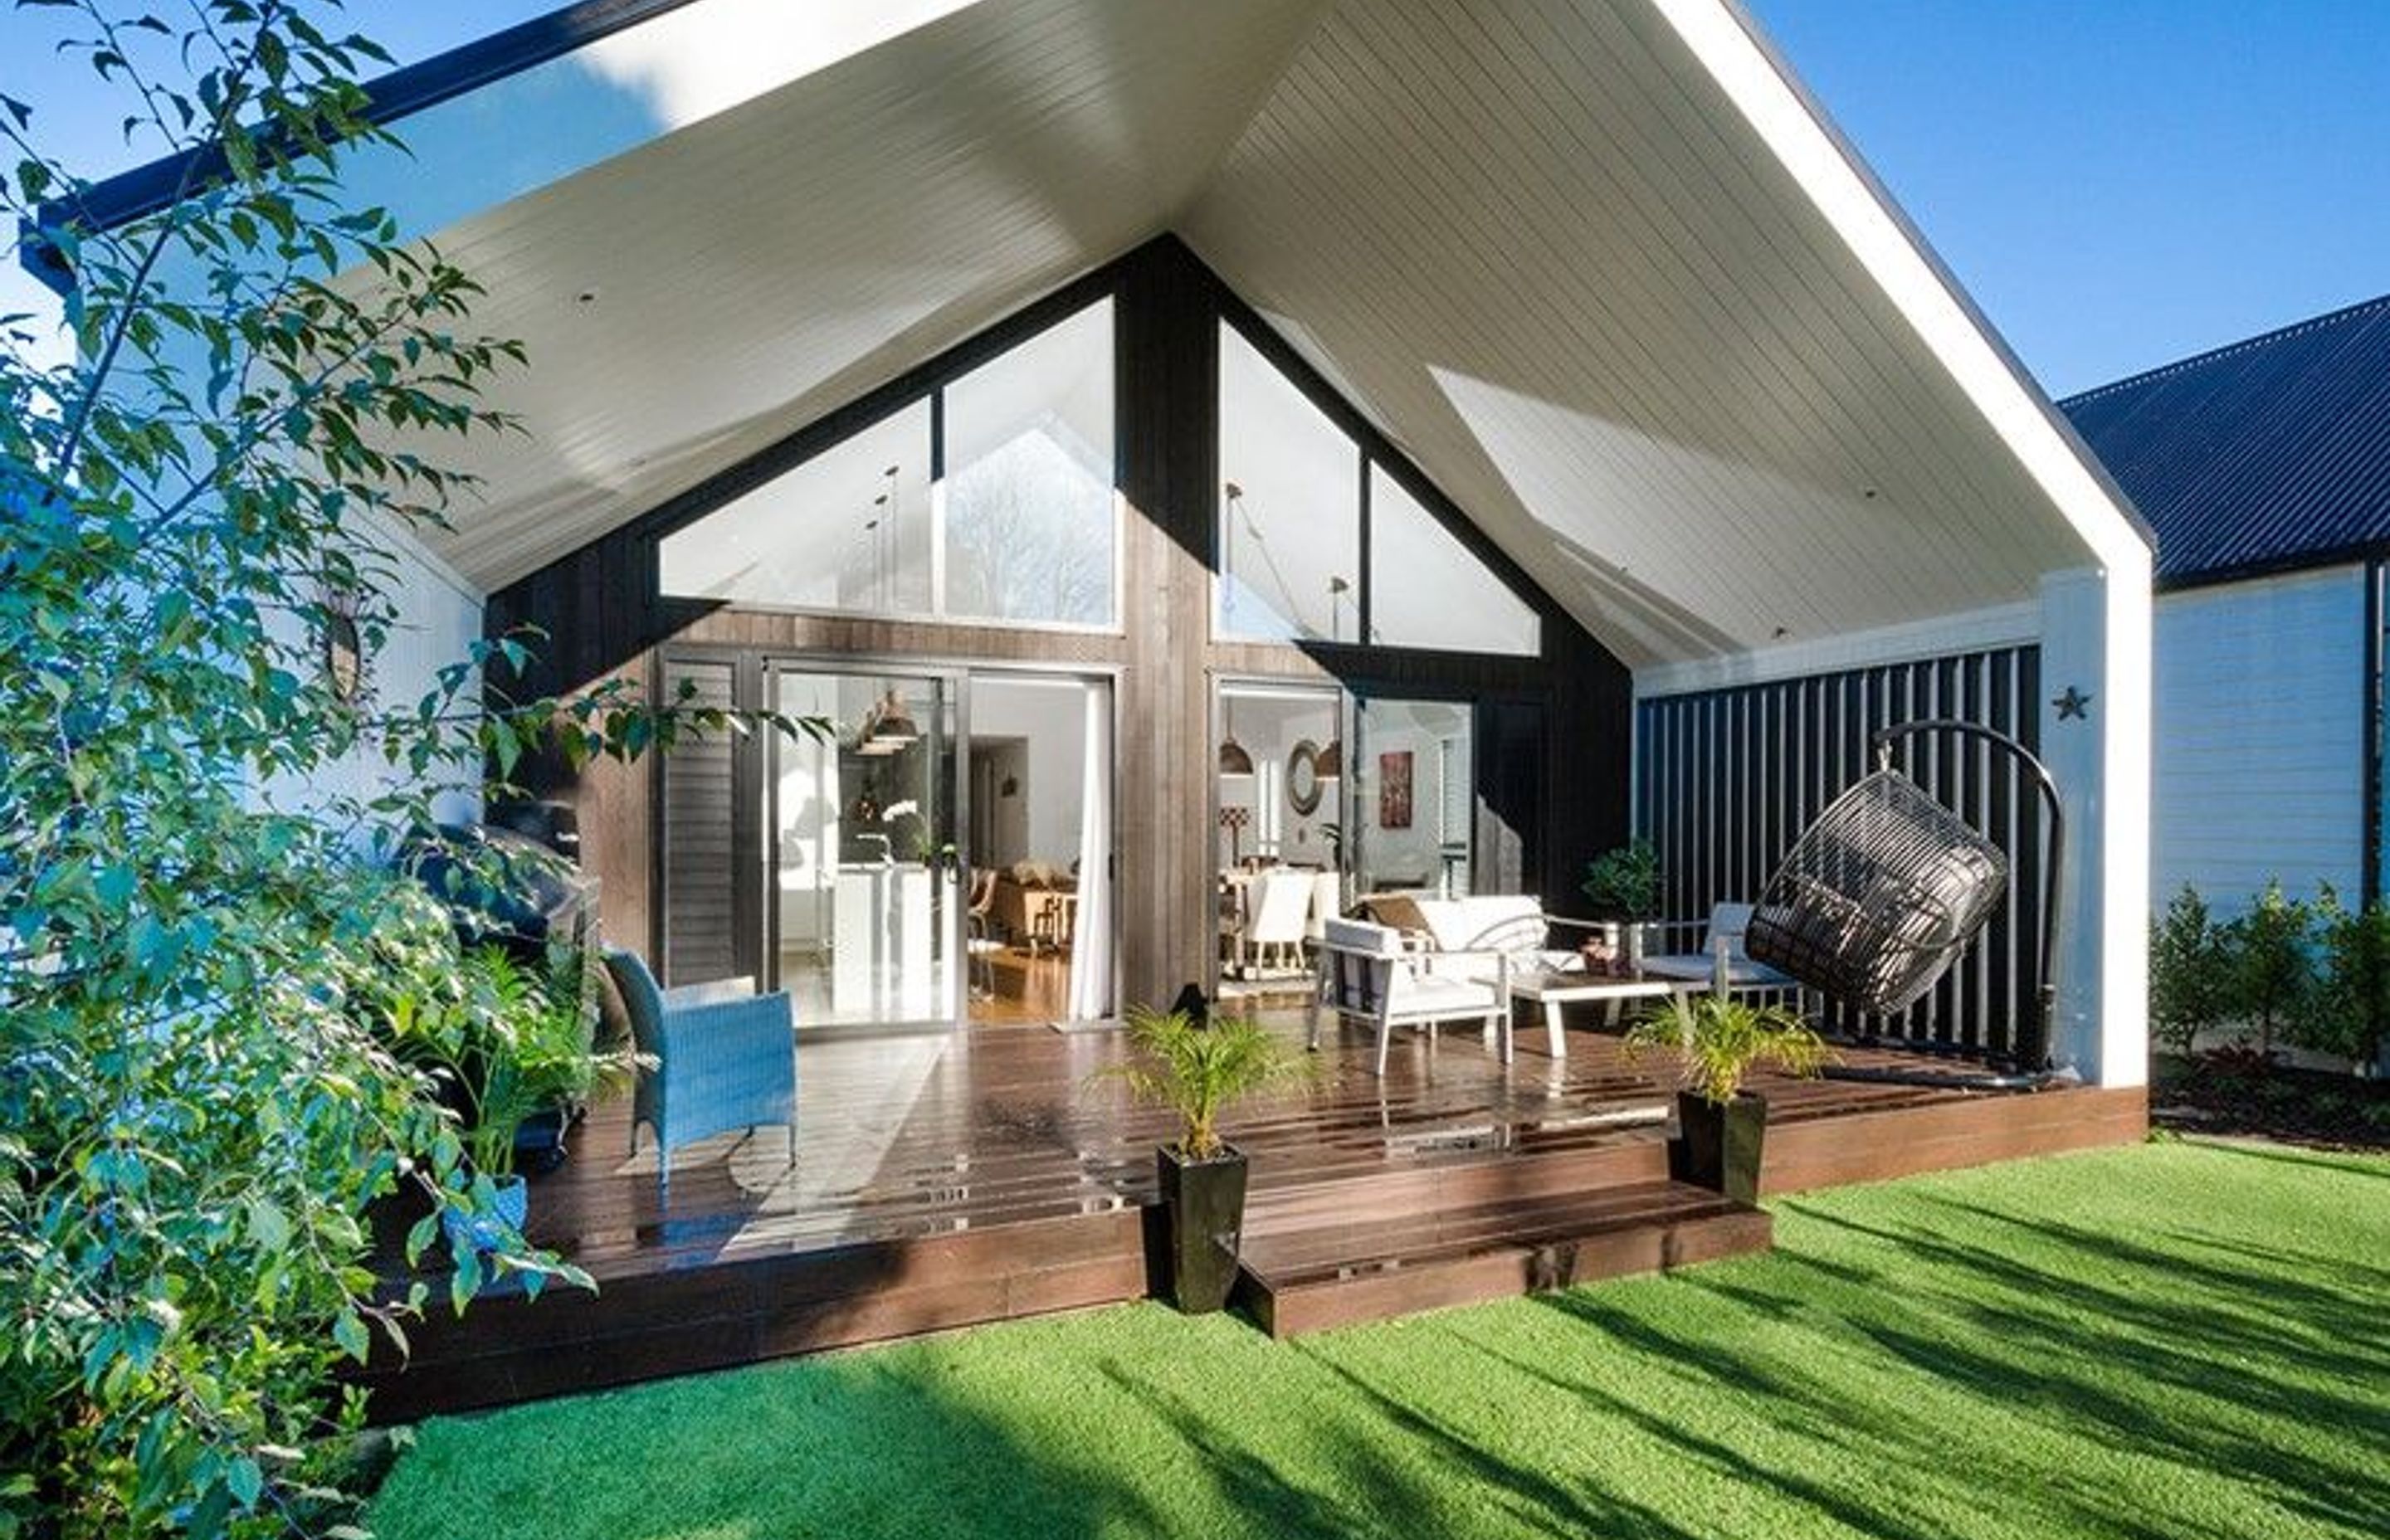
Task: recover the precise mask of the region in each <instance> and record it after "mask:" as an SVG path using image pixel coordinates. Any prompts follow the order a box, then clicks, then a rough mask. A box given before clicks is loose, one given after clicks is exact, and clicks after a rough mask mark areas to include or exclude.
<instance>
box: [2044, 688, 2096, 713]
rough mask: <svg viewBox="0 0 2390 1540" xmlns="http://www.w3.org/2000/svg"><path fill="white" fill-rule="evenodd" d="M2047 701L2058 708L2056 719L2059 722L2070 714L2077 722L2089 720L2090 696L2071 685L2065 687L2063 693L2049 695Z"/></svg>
mask: <svg viewBox="0 0 2390 1540" xmlns="http://www.w3.org/2000/svg"><path fill="white" fill-rule="evenodd" d="M2049 703H2050V704H2051V705H2053V706H2055V707H2057V708H2058V720H2059V721H2061V722H2063V721H2065V720H2066V719H2067V718H2068V717H2070V716H2071V717H2073V718H2075V720H2076V721H2078V722H2088V721H2089V720H2090V717H2091V698H2090V697H2089V696H2088V695H2086V694H2084V693H2083V692H2082V691H2081V690H2078V689H2076V688H2075V687H2074V686H2072V685H2069V686H2067V687H2066V693H2065V694H2064V695H2054V696H2052V697H2050V699H2049Z"/></svg>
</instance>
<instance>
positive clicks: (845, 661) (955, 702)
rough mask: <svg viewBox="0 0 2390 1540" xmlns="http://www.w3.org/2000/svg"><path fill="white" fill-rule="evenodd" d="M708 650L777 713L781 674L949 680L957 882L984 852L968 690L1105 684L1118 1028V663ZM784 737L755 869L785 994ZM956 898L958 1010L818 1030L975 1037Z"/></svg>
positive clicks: (773, 966)
mask: <svg viewBox="0 0 2390 1540" xmlns="http://www.w3.org/2000/svg"><path fill="white" fill-rule="evenodd" d="M710 650H712V651H713V652H714V653H715V654H716V655H718V656H729V655H732V654H736V653H744V654H746V655H748V656H750V657H752V659H753V666H754V667H755V668H756V670H757V672H758V674H759V676H760V679H761V683H760V685H759V686H758V689H759V692H760V693H761V695H762V697H763V699H766V700H772V701H774V703H775V706H776V707H777V700H776V699H775V697H776V695H777V685H776V684H775V683H774V681H775V680H776V679H777V676H778V675H779V674H834V675H841V676H846V677H859V678H891V677H893V678H903V679H936V680H939V681H941V682H942V684H943V685H944V688H945V689H946V691H947V694H948V699H949V701H950V702H951V710H952V712H953V716H954V768H955V773H954V776H953V787H954V791H953V798H952V805H951V807H950V809H949V811H948V820H949V822H948V828H949V830H950V832H951V833H952V835H953V839H952V841H951V843H952V845H953V847H954V856H953V860H952V861H951V863H950V864H949V866H948V870H949V872H950V873H951V874H955V875H956V876H957V878H959V874H961V873H964V872H968V871H969V870H970V868H971V866H972V863H973V861H974V859H975V858H976V855H977V853H976V852H974V851H973V850H972V849H971V846H970V818H971V799H970V775H969V773H968V764H969V754H970V742H971V689H970V687H971V683H972V681H973V679H974V678H975V677H979V676H985V677H989V678H1004V677H1006V676H1012V677H1029V678H1047V679H1076V680H1080V681H1082V682H1084V683H1086V684H1089V685H1099V686H1101V687H1102V688H1103V690H1104V694H1105V698H1106V710H1107V713H1108V714H1109V716H1110V718H1111V741H1112V754H1111V777H1112V784H1111V828H1109V829H1108V830H1107V831H1106V842H1107V844H1108V845H1109V847H1110V848H1109V850H1108V852H1107V854H1106V861H1105V866H1106V870H1105V872H1104V880H1105V881H1106V882H1107V883H1109V884H1110V885H1111V905H1109V907H1110V910H1111V926H1110V927H1109V931H1110V933H1109V934H1107V935H1106V936H1104V937H1103V938H1102V944H1104V945H1106V946H1108V947H1109V948H1110V949H1111V981H1112V990H1111V993H1112V1012H1111V1017H1109V1018H1107V1019H1106V1021H1105V1023H1103V1024H1107V1025H1117V1024H1118V1021H1119V1018H1120V1011H1121V990H1122V973H1121V964H1122V962H1123V960H1124V941H1123V937H1124V932H1125V926H1126V916H1125V914H1124V905H1123V904H1122V903H1121V820H1122V817H1123V804H1122V798H1121V776H1120V745H1121V734H1122V730H1123V722H1122V719H1121V695H1122V690H1121V666H1120V665H1118V664H1103V663H1084V662H1060V661H1041V660H1037V659H1026V658H1023V659H1014V658H1003V659H995V658H990V659H968V658H963V659H958V658H956V657H953V656H952V655H950V654H936V655H931V656H919V657H916V656H910V655H907V654H905V653H886V652H811V651H807V650H805V649H803V648H753V649H749V648H713V649H710ZM778 736H779V735H777V734H773V735H772V738H773V745H772V747H771V748H770V749H769V750H767V751H765V756H764V757H765V765H764V769H763V773H762V774H763V779H764V783H765V784H764V786H763V788H762V801H761V804H760V805H761V809H762V814H761V816H762V821H763V837H762V838H761V839H759V841H758V844H759V845H760V846H761V849H760V851H759V852H758V853H757V856H756V859H755V862H754V863H753V865H754V868H755V879H756V880H759V881H761V882H762V883H763V884H764V900H763V904H762V909H763V915H762V919H761V928H762V930H764V932H765V933H764V935H763V937H762V938H761V942H762V943H763V944H762V946H761V952H762V967H761V968H760V969H759V970H758V973H759V977H763V978H765V979H766V980H767V981H768V982H765V985H764V987H765V988H767V989H776V988H778V987H779V972H780V961H779V948H778V945H777V939H778V936H779V926H780V896H779V886H780V884H779V874H778V872H777V870H776V869H774V861H775V857H776V849H775V845H776V841H777V832H776V831H777V828H778V818H779V806H778V799H779V776H778V775H777V760H778V756H779V752H780V750H779V747H778V742H777V739H778ZM659 848H661V847H659ZM953 897H954V902H953V903H952V904H951V905H949V908H950V911H951V913H950V915H949V918H948V920H947V924H948V926H949V935H948V940H949V941H950V942H951V943H953V945H954V946H955V947H956V948H957V951H956V952H955V953H954V954H953V955H954V956H955V958H956V964H957V966H956V968H955V970H954V975H953V990H952V994H953V1001H952V1007H953V1008H952V1012H951V1015H950V1016H949V1017H945V1018H939V1019H934V1020H922V1021H910V1022H893V1023H873V1024H864V1023H849V1024H841V1025H837V1026H832V1027H829V1028H827V1029H816V1030H817V1031H824V1030H826V1031H829V1032H831V1033H839V1034H841V1035H854V1036H867V1035H876V1034H885V1035H891V1036H895V1035H913V1034H919V1033H925V1032H947V1031H952V1032H962V1031H967V1030H968V1029H969V1028H970V977H969V974H970V969H969V966H968V965H969V956H968V955H967V953H965V952H963V951H962V950H960V948H961V947H962V944H963V940H964V925H963V908H964V906H965V905H966V904H967V903H968V901H969V892H968V891H967V887H965V885H963V884H961V883H960V882H959V881H957V891H956V892H954V894H953ZM1095 1024H1097V1023H1092V1022H1077V1021H1073V1022H1071V1023H1069V1025H1071V1026H1072V1027H1073V1028H1074V1029H1076V1028H1083V1027H1087V1026H1091V1025H1095Z"/></svg>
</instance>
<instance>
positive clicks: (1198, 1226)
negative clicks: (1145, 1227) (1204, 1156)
mask: <svg viewBox="0 0 2390 1540" xmlns="http://www.w3.org/2000/svg"><path fill="white" fill-rule="evenodd" d="M1155 1164H1156V1166H1157V1168H1158V1169H1159V1171H1160V1172H1161V1175H1162V1207H1163V1226H1164V1228H1165V1230H1166V1231H1167V1237H1168V1238H1167V1240H1166V1243H1165V1256H1166V1260H1167V1262H1168V1265H1169V1268H1170V1277H1169V1280H1168V1281H1169V1286H1170V1297H1171V1298H1172V1299H1173V1300H1174V1301H1176V1303H1177V1305H1178V1308H1179V1309H1181V1310H1183V1311H1185V1312H1187V1313H1188V1314H1189V1315H1201V1314H1203V1313H1204V1312H1206V1311H1211V1310H1218V1309H1220V1308H1221V1307H1222V1306H1224V1305H1226V1304H1227V1303H1228V1290H1231V1289H1233V1288H1235V1287H1236V1283H1237V1243H1238V1238H1239V1237H1240V1236H1241V1235H1242V1234H1243V1232H1244V1227H1245V1157H1244V1156H1243V1155H1242V1154H1241V1153H1240V1152H1239V1151H1238V1150H1237V1149H1234V1148H1232V1147H1230V1146H1227V1145H1222V1146H1221V1147H1220V1153H1219V1154H1217V1155H1214V1157H1212V1158H1211V1159H1210V1160H1208V1161H1185V1160H1181V1159H1180V1158H1179V1155H1178V1152H1177V1151H1176V1150H1175V1149H1170V1148H1169V1147H1168V1146H1166V1145H1165V1146H1164V1147H1163V1149H1160V1150H1159V1151H1157V1152H1156V1155H1155Z"/></svg>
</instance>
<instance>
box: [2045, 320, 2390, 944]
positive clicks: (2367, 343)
mask: <svg viewBox="0 0 2390 1540" xmlns="http://www.w3.org/2000/svg"><path fill="white" fill-rule="evenodd" d="M2059 407H2060V409H2061V410H2062V411H2063V412H2064V413H2065V414H2066V415H2067V417H2070V418H2071V419H2073V421H2074V423H2075V430H2076V431H2078V432H2079V433H2081V434H2082V436H2083V439H2084V442H2085V443H2088V444H2089V445H2090V447H2091V449H2092V450H2093V451H2094V452H2095V453H2096V454H2098V455H2099V456H2100V457H2101V460H2102V461H2104V462H2105V463H2106V465H2107V467H2108V472H2109V474H2110V475H2111V476H2113V477H2114V478H2115V480H2116V482H2117V484H2118V485H2119V486H2121V487H2123V488H2124V489H2125V491H2126V492H2127V493H2129V494H2131V495H2132V499H2133V501H2134V503H2135V505H2136V506H2137V507H2139V509H2140V511H2141V514H2142V516H2143V517H2144V518H2146V519H2147V520H2149V522H2150V526H2151V528H2152V529H2153V530H2154V531H2155V532H2156V534H2157V542H2158V555H2157V616H2156V622H2155V627H2156V648H2155V679H2156V683H2155V720H2156V728H2155V739H2154V742H2155V751H2156V767H2157V768H2156V796H2155V800H2154V803H2153V815H2152V831H2151V833H2152V851H2153V854H2154V861H2153V864H2152V900H2153V901H2154V902H2155V903H2157V904H2159V905H2164V904H2165V902H2166V901H2167V899H2168V898H2169V897H2170V896H2171V895H2172V894H2173V893H2174V892H2177V891H2178V890H2179V889H2180V888H2181V887H2182V886H2183V885H2184V884H2185V883H2189V884H2191V886H2193V887H2195V888H2197V889H2199V891H2200V892H2203V893H2204V894H2206V895H2207V896H2208V897H2209V898H2210V899H2211V900H2212V901H2214V902H2216V903H2217V905H2219V906H2221V907H2224V908H2226V909H2228V910H2229V909H2237V908H2238V907H2239V906H2240V905H2242V904H2244V903H2245V902H2246V901H2247V900H2248V899H2249V898H2250V897H2251V896H2252V895H2253V894H2255V892H2257V891H2258V890H2260V889H2262V888H2263V887H2264V886H2265V885H2266V883H2267V881H2268V879H2272V878H2277V877H2279V878H2281V880H2282V881H2283V883H2284V884H2285V885H2286V886H2287V887H2289V888H2290V889H2292V890H2293V891H2294V892H2303V893H2311V892H2314V891H2315V889H2316V886H2317V885H2318V884H2319V883H2323V882H2329V883H2331V884H2332V887H2333V888H2334V889H2336V890H2337V891H2338V892H2340V893H2341V894H2342V896H2343V897H2344V898H2345V899H2349V900H2355V899H2358V898H2359V897H2362V898H2367V899H2371V898H2372V897H2375V896H2377V895H2378V894H2380V893H2381V892H2382V878H2383V859H2384V850H2383V829H2382V776H2383V698H2382V662H2383V623H2384V617H2383V582H2384V556H2385V554H2390V297H2385V298H2382V299H2376V300H2370V301H2367V302H2365V303H2363V304H2358V305H2351V306H2349V307H2348V308H2347V309H2345V310H2338V311H2334V312H2332V314H2327V315H2319V316H2316V317H2314V318H2312V319H2310V320H2306V321H2301V322H2299V323H2297V324H2296V325H2294V326H2288V327H2282V328H2281V330H2279V331H2270V332H2268V333H2266V334H2264V335H2263V336H2259V337H2252V338H2249V339H2247V340H2243V341H2239V342H2234V343H2232V344H2230V345H2229V346H2227V347H2222V348H2217V349H2216V350H2215V351H2213V352H2211V353H2201V354H2199V355H2198V356H2196V357H2193V358H2186V359H2184V360H2182V361H2181V362H2179V363H2175V364H2169V365H2166V366H2165V367H2163V368H2157V369H2152V370H2150V371H2149V372H2148V373H2146V374H2139V375H2135V376H2133V377H2132V378H2131V379H2121V380H2118V381H2117V382H2116V383H2114V384H2113V385H2104V386H2101V388H2100V389H2098V390H2096V391H2085V392H2083V393H2082V394H2081V395H2078V396H2074V397H2071V398H2069V399H2067V400H2065V401H2062V402H2061V403H2059Z"/></svg>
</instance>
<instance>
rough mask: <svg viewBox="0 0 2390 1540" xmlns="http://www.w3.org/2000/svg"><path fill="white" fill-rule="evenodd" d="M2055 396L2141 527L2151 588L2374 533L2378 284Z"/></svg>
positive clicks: (2388, 463)
mask: <svg viewBox="0 0 2390 1540" xmlns="http://www.w3.org/2000/svg"><path fill="white" fill-rule="evenodd" d="M2059 409H2060V410H2061V411H2062V412H2064V413H2065V414H2066V416H2067V417H2068V418H2069V419H2071V420H2072V421H2073V422H2074V424H2075V430H2076V431H2077V432H2078V433H2080V434H2081V435H2082V437H2083V440H2084V442H2085V443H2087V444H2088V445H2089V446H2090V447H2091V449H2092V451H2093V452H2094V453H2095V454H2097V455H2098V456H2100V458H2101V460H2102V461H2103V462H2105V463H2106V465H2107V468H2108V473H2109V474H2110V475H2111V476H2112V477H2114V479H2115V481H2116V483H2117V484H2118V485H2119V486H2120V487H2122V488H2123V489H2124V490H2125V492H2126V493H2127V494H2128V495H2130V496H2131V498H2132V499H2133V502H2134V504H2135V505H2136V506H2137V507H2139V509H2140V511H2141V515H2142V517H2143V518H2144V519H2146V520H2149V522H2150V524H2151V526H2152V528H2153V529H2154V530H2155V531H2156V532H2157V542H2158V557H2157V578H2158V582H2159V583H2160V584H2174V585H2180V584H2196V583H2215V582H2221V581H2226V580H2229V579H2231V578H2236V577H2248V576H2255V575H2257V574H2259V573H2263V572H2268V571H2289V570H2293V569H2296V568H2300V567H2309V566H2325V565H2330V564H2332V563H2334V562H2337V561H2343V560H2346V559H2349V558H2352V557H2354V556H2358V555H2361V554H2364V553H2366V552H2369V551H2371V550H2374V549H2377V548H2379V547H2381V546H2384V545H2390V295H2384V296H2383V297H2382V298H2380V299H2374V300H2368V301H2366V302H2363V303H2361V304H2355V305H2351V306H2349V307H2348V308H2347V309H2345V310H2336V311H2333V312H2332V313H2331V314H2325V315H2318V316H2315V317H2313V318H2312V319H2309V320H2305V321H2301V322H2298V323H2296V324H2295V325H2293V326H2288V327H2282V328H2281V330H2279V331H2269V332H2267V333H2265V334H2264V335H2262V336H2258V337H2252V338H2248V339H2246V340H2242V341H2239V342H2234V343H2232V344H2230V345H2229V346H2227V347H2222V348H2217V349H2216V350H2215V351H2214V352H2212V353H2201V354H2199V355H2197V356H2196V357H2192V358H2186V359H2183V360H2181V361H2180V362H2178V363H2174V364H2168V365H2166V366H2165V367H2163V368H2157V369H2152V370H2151V371H2149V372H2148V373H2146V374H2139V375H2135V376H2133V377H2132V378H2131V379H2121V380H2118V381H2116V382H2115V383H2114V384H2113V385H2103V386H2101V387H2100V388H2099V389H2097V390H2093V391H2084V392H2083V393H2082V394H2081V395H2077V396H2071V397H2069V398H2067V399H2066V400H2064V401H2062V402H2060V403H2059Z"/></svg>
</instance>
